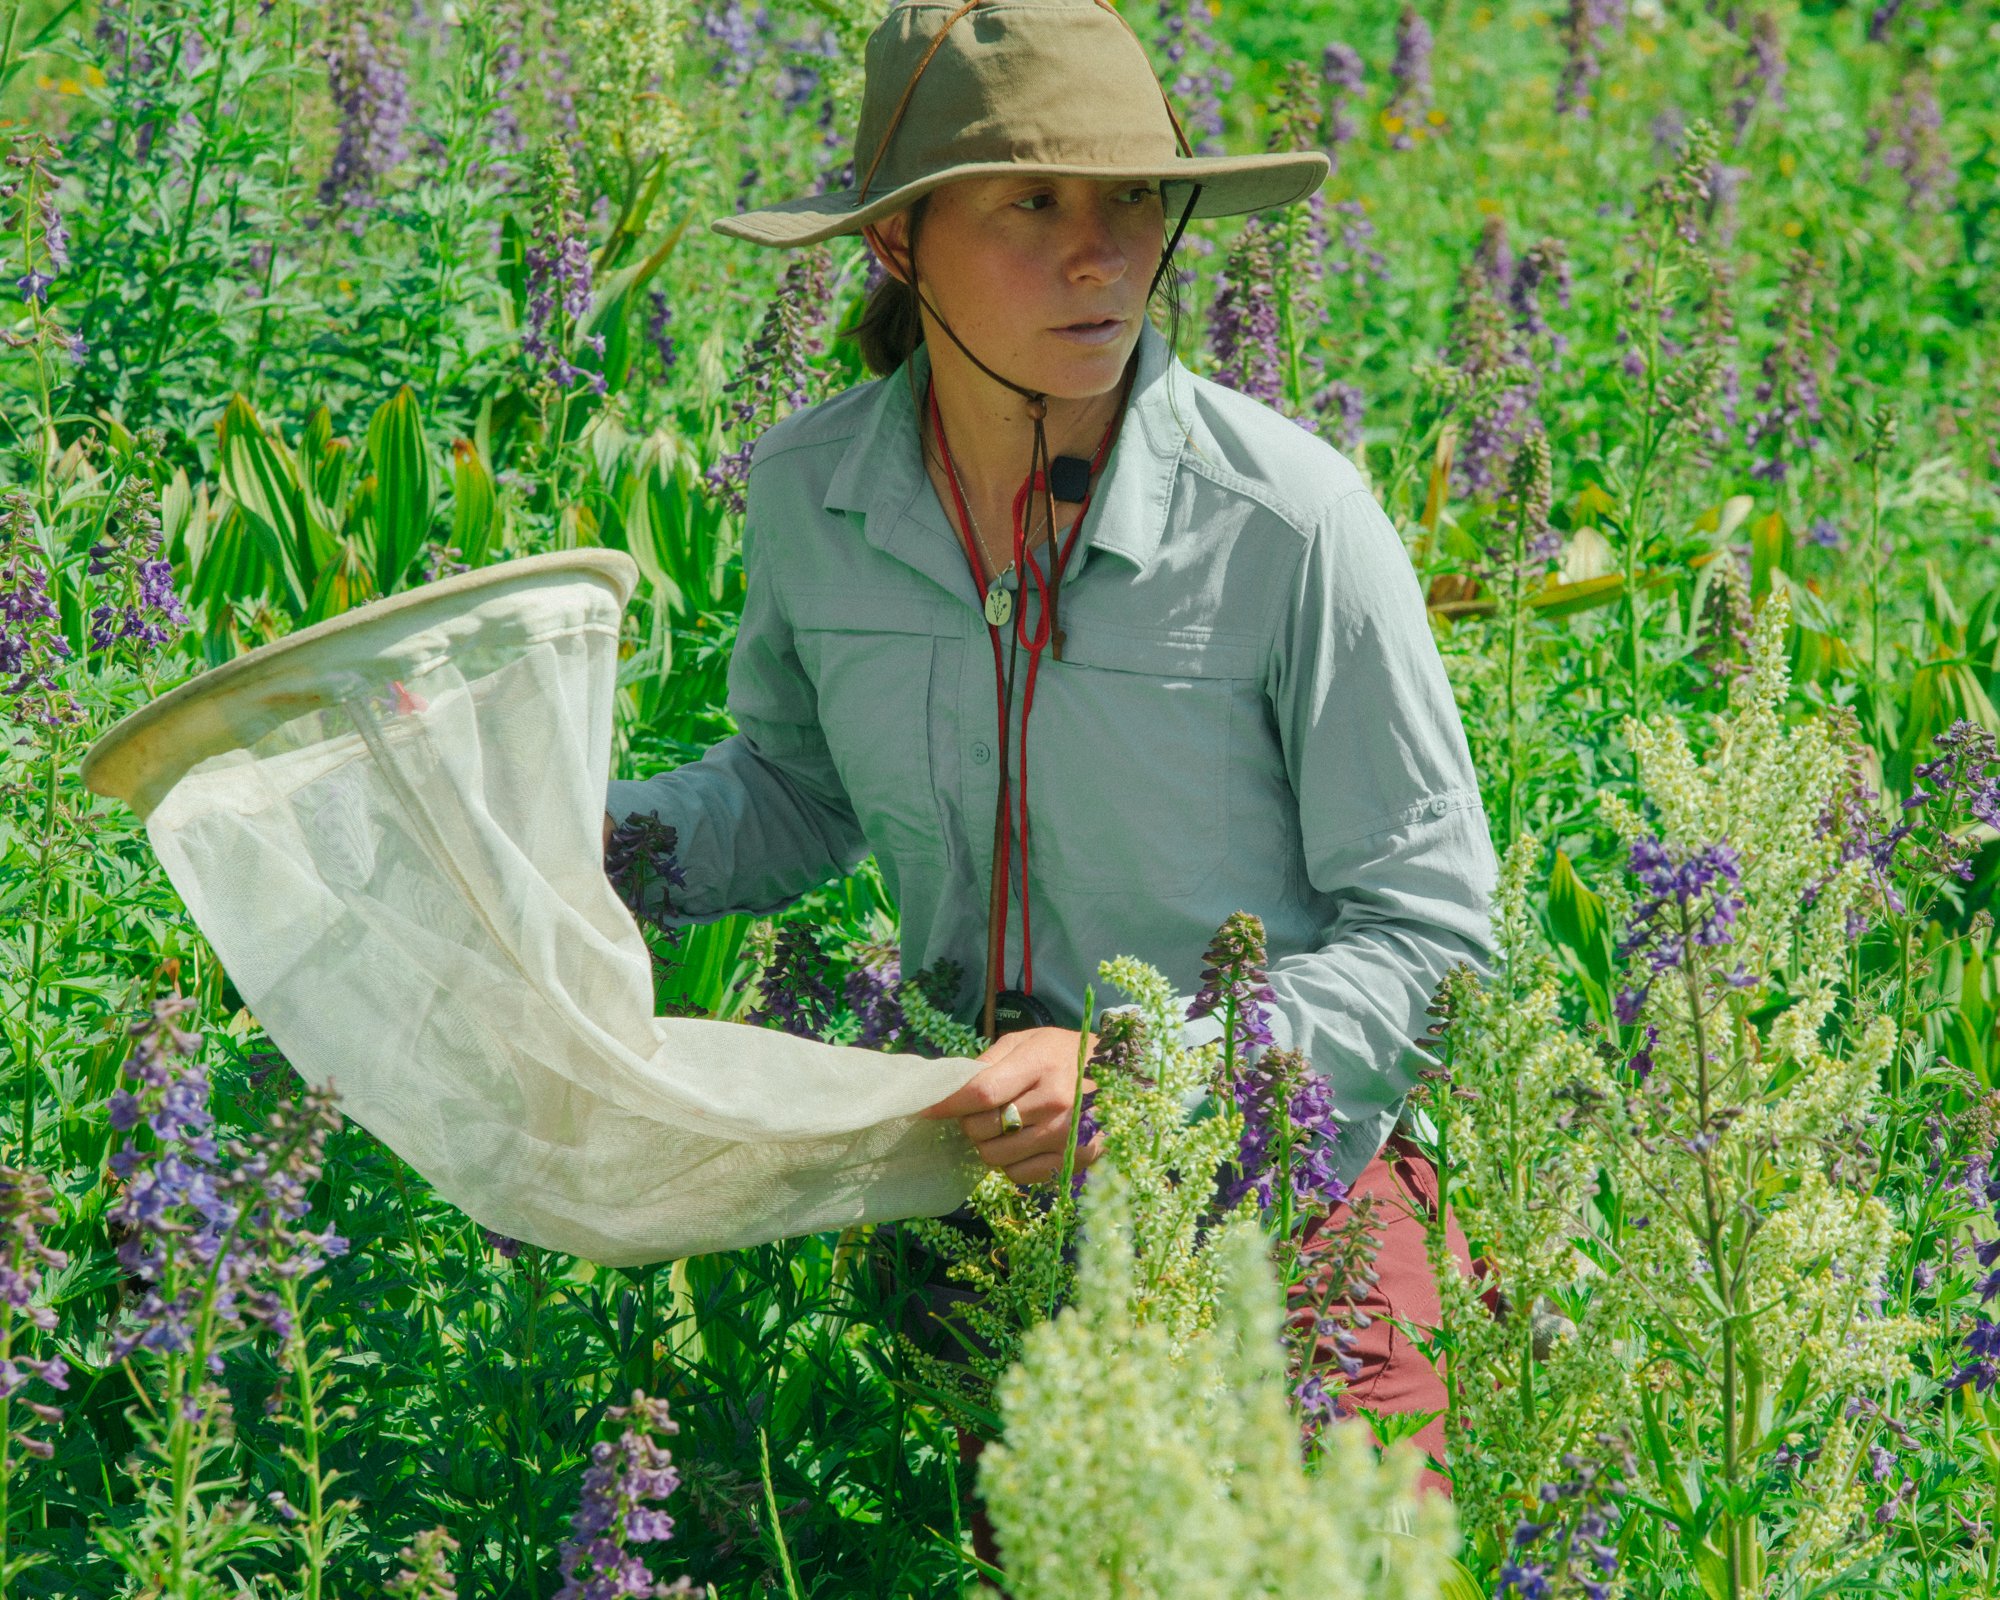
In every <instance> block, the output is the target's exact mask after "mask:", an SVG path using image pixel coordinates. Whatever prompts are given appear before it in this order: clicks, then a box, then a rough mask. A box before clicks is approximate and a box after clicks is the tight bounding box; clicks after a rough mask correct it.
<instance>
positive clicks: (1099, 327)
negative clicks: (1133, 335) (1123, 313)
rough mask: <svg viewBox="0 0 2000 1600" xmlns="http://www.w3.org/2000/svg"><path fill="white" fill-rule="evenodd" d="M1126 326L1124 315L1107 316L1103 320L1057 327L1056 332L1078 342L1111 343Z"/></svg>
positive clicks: (1062, 336)
mask: <svg viewBox="0 0 2000 1600" xmlns="http://www.w3.org/2000/svg"><path fill="white" fill-rule="evenodd" d="M1124 326H1125V319H1124V318H1123V317H1106V318H1105V319H1104V320H1103V321H1102V322H1073V323H1071V324H1070V325H1069V326H1068V327H1066V328H1057V329H1056V330H1055V332H1056V334H1057V335H1058V336H1059V337H1061V338H1064V339H1069V340H1072V341H1074V342H1075V343H1077V344H1109V343H1110V342H1111V341H1112V340H1113V339H1115V338H1117V337H1118V334H1119V332H1120V330H1122V329H1123V328H1124Z"/></svg>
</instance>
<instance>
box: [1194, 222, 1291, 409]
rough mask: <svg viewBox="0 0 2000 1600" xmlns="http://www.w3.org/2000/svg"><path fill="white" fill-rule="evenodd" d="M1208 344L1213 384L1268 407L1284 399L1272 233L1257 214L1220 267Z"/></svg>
mask: <svg viewBox="0 0 2000 1600" xmlns="http://www.w3.org/2000/svg"><path fill="white" fill-rule="evenodd" d="M1208 348H1209V354H1210V355H1211V356H1213V357H1214V361H1215V365H1214V368H1213V370H1212V372H1211V376H1212V377H1213V378H1214V379H1215V381H1216V382H1217V383H1220V384H1223V385H1225V386H1226V387H1228V388H1231V389H1234V390H1236V391H1237V392H1238V393H1239V394H1247V395H1248V396H1250V398H1251V399H1253V400H1261V401H1263V402H1264V404H1266V405H1268V406H1275V405H1277V404H1278V403H1279V401H1280V400H1281V399H1282V398H1283V391H1284V386H1283V383H1282V381H1281V379H1280V377H1279V358H1278V299H1277V291H1276V289H1275V288H1274V287H1273V264H1272V257H1271V238H1270V231H1269V229H1268V228H1267V226H1266V225H1265V223H1264V220H1263V219H1262V218H1261V217H1252V218H1251V219H1250V220H1249V221H1248V222H1246V223H1245V224H1244V225H1243V231H1242V233H1240V234H1239V235H1238V236H1237V240H1236V244H1235V246H1234V248H1232V249H1231V250H1230V252H1229V259H1228V261H1227V263H1226V264H1225V265H1224V267H1223V269H1222V283H1221V286H1220V287H1219V288H1218V289H1217V290H1216V294H1215V301H1214V303H1213V305H1211V306H1210V308H1209V323H1208Z"/></svg>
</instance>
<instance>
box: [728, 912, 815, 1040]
mask: <svg viewBox="0 0 2000 1600" xmlns="http://www.w3.org/2000/svg"><path fill="white" fill-rule="evenodd" d="M826 977H827V973H826V957H825V955H824V954H822V953H821V951H820V947H819V941H818V939H817V938H816V937H815V936H814V934H813V931H812V929H811V928H810V927H809V926H807V924H806V923H804V922H803V921H798V920H793V921H790V922H784V923H780V924H779V926H778V937H777V943H776V945H775V946H774V948H773V949H772V951H771V959H770V962H769V963H768V964H767V965H766V966H765V968H764V970H763V971H762V972H761V973H759V974H758V976H757V987H758V990H759V991H760V992H761V995H762V999H761V1000H760V1001H759V1003H758V1004H757V1006H756V1007H755V1008H754V1009H752V1010H751V1011H750V1012H749V1013H748V1014H746V1015H745V1017H744V1019H743V1020H744V1021H745V1022H749V1023H753V1024H755V1025H757V1026H759V1027H767V1028H779V1029H782V1030H783V1031H784V1032H786V1033H790V1034H796V1035H797V1036H798V1037H799V1038H801V1039H820V1038H824V1037H825V1036H826V1025H827V1024H828V1023H829V1022H830V1021H832V1020H833V1005H834V995H833V988H832V986H831V985H830V984H828V982H827V981H826Z"/></svg>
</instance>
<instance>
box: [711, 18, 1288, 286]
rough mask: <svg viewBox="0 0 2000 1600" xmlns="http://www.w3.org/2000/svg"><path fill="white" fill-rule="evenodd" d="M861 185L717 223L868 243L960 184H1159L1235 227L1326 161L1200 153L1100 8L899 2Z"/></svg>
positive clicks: (1128, 37)
mask: <svg viewBox="0 0 2000 1600" xmlns="http://www.w3.org/2000/svg"><path fill="white" fill-rule="evenodd" d="M866 71H867V79H866V85H865V87H864V89H863V91H862V101H861V125H860V128H859V129H858V131H857V132H856V135H855V140H854V174H855V186H854V187H853V188H848V189H840V190H835V191H833V192H831V193H827V194H811V195H801V196H800V197H799V198H797V199H795V200H783V201H780V202H779V203H778V204H776V205H773V206H766V207H764V208H763V209H762V210H758V211H745V212H742V213H740V214H738V215H736V216H733V217H723V218H719V219H718V220H717V221H715V222H714V223H712V224H711V226H712V227H713V228H714V229H715V231H716V232H718V233H726V234H730V235H732V236H734V237H736V238H738V239H748V240H750V241H751V243H753V244H763V245H774V246H777V247H779V248H787V247H791V246H795V245H807V244H817V243H819V242H820V241H821V240H822V239H831V238H834V237H836V236H837V235H839V234H843V233H858V232H860V231H861V229H862V228H863V227H865V226H866V225H867V224H869V223H871V222H876V221H879V220H880V219H881V218H883V217H886V216H888V215H889V214H890V213H892V212H896V211H900V210H902V209H903V208H904V207H905V206H907V205H909V204H910V202H911V201H913V200H915V199H917V198H918V197H919V196H920V195H923V194H926V193H928V192H929V191H930V190H932V189H935V188H937V187H938V185H940V184H943V183H949V182H951V181H952V180H954V179H956V178H980V177H990V176H997V175H1003V174H1006V175H1019V174H1021V173H1023V172H1032V173H1035V174H1038V175H1041V176H1045V177H1052V178H1105V179H1118V178H1130V179H1132V180H1134V181H1135V182H1153V181H1158V182H1159V183H1160V184H1161V185H1162V188H1163V196H1164V199H1165V201H1166V209H1167V211H1168V213H1169V215H1178V214H1179V213H1180V211H1181V210H1182V208H1183V207H1184V206H1185V205H1186V203H1187V192H1188V191H1187V189H1186V188H1184V187H1183V186H1187V185H1194V184H1199V185H1200V186H1201V188H1200V192H1199V193H1198V195H1196V197H1195V204H1194V210H1193V212H1192V214H1193V215H1194V216H1197V217H1227V216H1235V215H1238V214H1240V213H1242V212H1246V211H1262V210H1264V209H1265V208H1266V207H1268V206H1283V205H1290V204H1291V203H1292V202H1293V201H1295V200H1303V199H1304V198H1305V197H1306V196H1307V195H1309V194H1311V193H1312V192H1313V190H1315V189H1317V188H1318V187H1319V186H1320V184H1321V182H1322V181H1324V179H1325V178H1326V174H1327V169H1328V163H1327V158H1326V156H1325V155H1324V154H1322V153H1321V152H1319V151H1317V150H1297V151H1279V152H1274V153H1272V154H1269V155H1259V156H1196V155H1192V154H1189V153H1188V144H1187V140H1186V138H1185V137H1184V136H1183V134H1182V132H1181V128H1180V123H1179V120H1178V119H1177V118H1176V117H1175V116H1174V114H1173V111H1172V109H1171V108H1170V107H1169V106H1168V104H1167V99H1166V95H1165V93H1164V91H1163V90H1162V89H1161V87H1160V82H1159V79H1158V78H1156V77H1155V76H1154V75H1153V67H1152V63H1151V62H1150V61H1148V60H1147V58H1146V51H1145V47H1144V46H1143V45H1141V44H1140V43H1139V40H1138V37H1137V36H1136V35H1135V34H1134V33H1133V32H1132V29H1131V26H1130V25H1129V24H1128V23H1127V22H1126V21H1125V19H1124V18H1123V17H1121V16H1120V15H1119V14H1118V13H1117V12H1116V11H1114V10H1112V8H1111V7H1110V6H1109V5H1108V4H1106V3H1105V0H968V3H964V4H960V3H959V0H905V3H904V4H900V5H897V6H896V7H894V9H892V10H891V11H890V13H889V15H888V16H887V17H886V18H885V19H884V20H883V22H882V24H881V26H879V27H878V28H876V30H875V31H874V32H873V33H871V34H870V35H869V36H868V56H867V67H866Z"/></svg>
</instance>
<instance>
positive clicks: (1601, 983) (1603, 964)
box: [1549, 850, 1614, 1022]
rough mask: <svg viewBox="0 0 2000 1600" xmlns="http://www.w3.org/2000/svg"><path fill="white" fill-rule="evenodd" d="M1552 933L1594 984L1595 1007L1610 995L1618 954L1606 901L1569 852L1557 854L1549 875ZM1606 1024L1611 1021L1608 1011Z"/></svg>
mask: <svg viewBox="0 0 2000 1600" xmlns="http://www.w3.org/2000/svg"><path fill="white" fill-rule="evenodd" d="M1549 931H1550V932H1551V933H1552V934H1554V935H1555V938H1556V941H1557V943H1558V944H1560V945H1561V946H1562V947H1563V948H1564V949H1565V950H1567V951H1569V952H1570V954H1571V955H1573V956H1575V957H1576V960H1577V964H1578V965H1579V966H1580V967H1582V969H1583V971H1584V973H1585V974H1586V975H1587V976H1588V977H1589V978H1590V979H1591V980H1592V983H1593V985H1594V993H1593V996H1592V1000H1593V1004H1596V1003H1598V1002H1599V1000H1600V999H1601V997H1603V996H1606V995H1608V994H1609V993H1610V991H1611V988H1612V970H1613V964H1614V952H1613V949H1612V937H1611V918H1610V916H1609V915H1608V914H1607V913H1606V911H1605V909H1604V901H1603V898H1602V897H1601V896H1599V895H1598V894H1597V893H1596V891H1595V890H1593V889H1592V888H1591V887H1590V886H1589V885H1588V884H1587V883H1585V882H1584V881H1583V879H1582V878H1580V877H1578V876H1577V872H1576V867H1575V865H1574V863H1572V862H1571V860H1570V858H1569V854H1568V852H1567V851H1563V850H1558V851H1556V859H1555V865H1554V867H1553V868H1551V869H1550V872H1549ZM1602 1020H1603V1021H1605V1022H1609V1021H1610V1020H1611V1016H1610V1013H1609V1012H1608V1010H1607V1011H1606V1012H1605V1013H1604V1015H1603V1017H1602Z"/></svg>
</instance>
